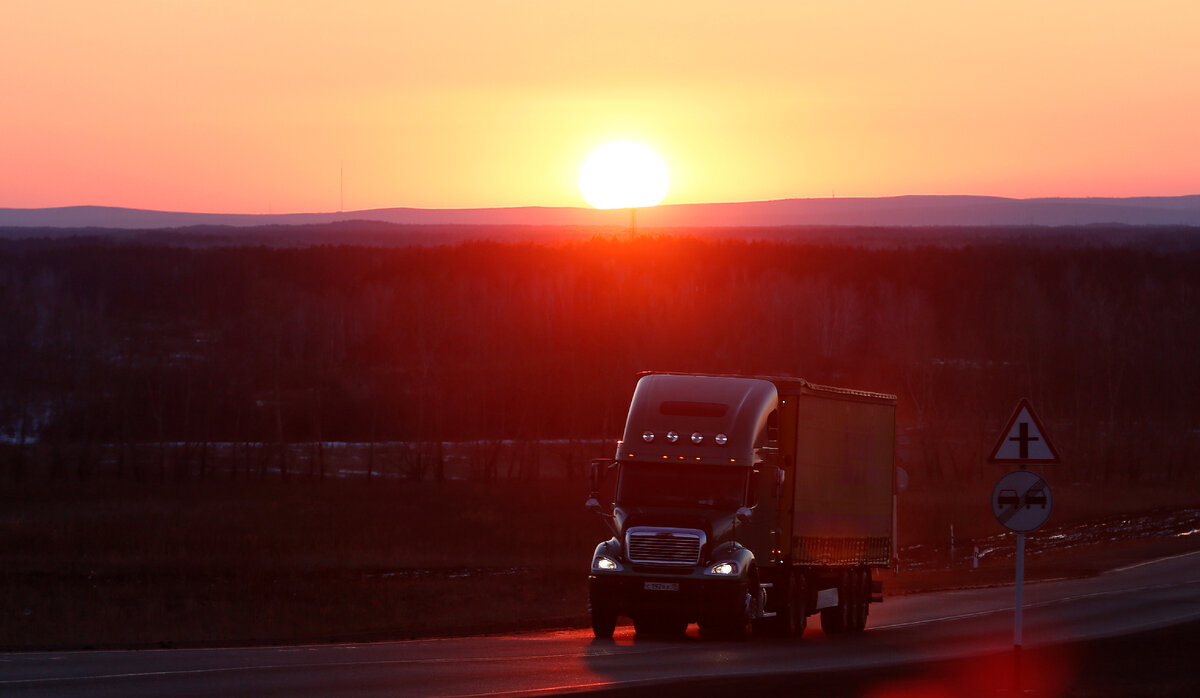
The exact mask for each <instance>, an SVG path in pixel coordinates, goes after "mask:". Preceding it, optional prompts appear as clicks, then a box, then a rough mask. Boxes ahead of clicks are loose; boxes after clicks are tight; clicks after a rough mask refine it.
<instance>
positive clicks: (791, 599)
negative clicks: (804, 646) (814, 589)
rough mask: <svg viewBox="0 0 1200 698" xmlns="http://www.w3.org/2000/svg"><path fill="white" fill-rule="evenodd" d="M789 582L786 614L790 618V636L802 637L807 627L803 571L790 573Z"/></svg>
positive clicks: (806, 587)
mask: <svg viewBox="0 0 1200 698" xmlns="http://www.w3.org/2000/svg"><path fill="white" fill-rule="evenodd" d="M791 582H792V583H791V584H790V585H788V588H789V591H790V593H789V594H788V616H789V617H790V618H791V622H790V625H791V630H790V632H789V633H788V634H789V635H791V636H792V637H802V636H803V635H804V631H805V630H807V629H808V585H807V584H805V583H804V573H803V572H801V573H798V574H797V573H794V572H793V573H792V575H791Z"/></svg>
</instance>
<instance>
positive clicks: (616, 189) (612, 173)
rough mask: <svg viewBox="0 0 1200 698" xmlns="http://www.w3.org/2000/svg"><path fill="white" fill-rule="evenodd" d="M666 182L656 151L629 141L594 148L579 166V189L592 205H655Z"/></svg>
mask: <svg viewBox="0 0 1200 698" xmlns="http://www.w3.org/2000/svg"><path fill="white" fill-rule="evenodd" d="M669 184H670V177H669V176H668V174H667V165H666V163H664V162H663V160H662V158H660V157H659V156H658V153H656V152H654V150H652V149H651V148H649V147H647V146H645V145H642V144H641V143H635V142H633V141H613V142H612V143H606V144H604V145H602V146H600V147H599V148H596V149H595V150H594V151H592V154H591V155H589V156H588V157H587V159H586V160H584V161H583V167H582V168H581V169H580V170H579V191H580V192H581V193H582V194H583V198H584V199H585V200H586V201H587V202H588V203H589V204H591V205H592V206H594V207H595V208H645V207H648V206H657V205H658V204H659V203H660V202H661V201H662V200H663V197H665V196H666V195H667V187H668V185H669Z"/></svg>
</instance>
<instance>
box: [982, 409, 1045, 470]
mask: <svg viewBox="0 0 1200 698" xmlns="http://www.w3.org/2000/svg"><path fill="white" fill-rule="evenodd" d="M988 461H989V462H991V463H1014V464H1019V465H1035V464H1039V463H1057V462H1058V451H1056V450H1054V444H1052V443H1050V437H1049V436H1047V435H1046V429H1045V427H1043V426H1042V423H1041V421H1040V420H1039V419H1038V418H1037V415H1036V414H1034V412H1033V406H1032V405H1030V404H1029V401H1028V400H1021V402H1019V403H1017V409H1015V410H1013V415H1012V417H1010V418H1009V420H1008V425H1007V426H1005V427H1004V431H1002V432H1000V440H999V441H997V442H996V447H995V448H993V449H992V455H991V456H990V457H989V458H988Z"/></svg>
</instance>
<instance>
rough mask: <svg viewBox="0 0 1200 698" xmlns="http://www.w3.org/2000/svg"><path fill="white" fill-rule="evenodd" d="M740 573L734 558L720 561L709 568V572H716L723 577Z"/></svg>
mask: <svg viewBox="0 0 1200 698" xmlns="http://www.w3.org/2000/svg"><path fill="white" fill-rule="evenodd" d="M737 573H738V564H737V563H736V562H734V561H732V560H726V561H725V562H718V563H717V564H715V565H713V566H712V567H709V568H708V574H715V575H719V576H722V577H727V576H730V575H734V574H737Z"/></svg>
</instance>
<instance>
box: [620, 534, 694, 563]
mask: <svg viewBox="0 0 1200 698" xmlns="http://www.w3.org/2000/svg"><path fill="white" fill-rule="evenodd" d="M704 541H705V535H704V531H700V530H697V529H694V528H655V527H650V526H637V527H635V528H631V529H629V531H628V532H627V533H626V534H625V548H626V550H628V551H629V559H630V561H631V562H641V563H648V564H657V565H694V564H696V563H698V562H700V548H702V547H704Z"/></svg>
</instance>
